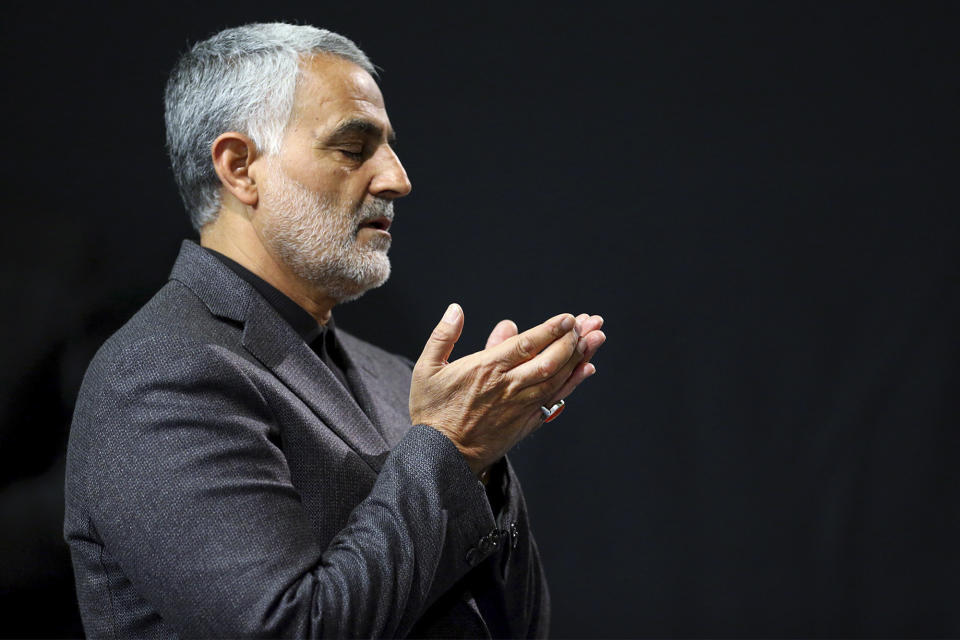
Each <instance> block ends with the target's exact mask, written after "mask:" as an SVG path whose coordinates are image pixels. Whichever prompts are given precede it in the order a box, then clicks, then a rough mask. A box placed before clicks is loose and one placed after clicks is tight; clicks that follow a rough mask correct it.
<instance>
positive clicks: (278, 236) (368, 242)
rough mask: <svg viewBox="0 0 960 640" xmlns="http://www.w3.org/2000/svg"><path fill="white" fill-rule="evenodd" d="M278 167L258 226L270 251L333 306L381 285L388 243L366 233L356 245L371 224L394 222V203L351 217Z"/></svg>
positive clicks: (370, 206) (375, 204)
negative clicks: (377, 220) (366, 223)
mask: <svg viewBox="0 0 960 640" xmlns="http://www.w3.org/2000/svg"><path fill="white" fill-rule="evenodd" d="M279 164H280V163H279V162H275V163H272V175H271V179H270V183H271V184H270V187H271V188H270V189H268V190H266V191H265V192H264V193H263V194H262V195H261V201H262V204H263V206H264V208H265V209H266V211H267V212H269V215H268V216H267V217H266V219H265V221H264V223H263V238H264V241H265V242H267V243H268V244H269V248H270V249H272V250H273V252H275V254H276V255H277V256H278V257H279V258H280V259H281V260H283V262H284V263H285V264H286V265H287V266H289V267H290V268H291V269H292V270H293V272H294V273H295V274H297V275H298V276H299V277H301V278H303V279H304V280H306V281H307V282H309V283H311V284H313V285H314V286H316V287H318V288H321V289H323V291H325V292H326V294H327V295H328V296H330V297H331V298H333V299H334V300H336V301H337V302H348V301H350V300H355V299H357V298H359V297H360V296H362V295H363V294H364V293H366V292H367V291H369V290H370V289H374V288H376V287H379V286H380V285H382V284H383V283H384V282H386V281H387V278H389V277H390V258H389V257H388V256H387V251H388V250H389V249H390V237H389V236H384V235H382V234H379V233H368V234H364V235H365V236H366V238H365V241H364V242H362V243H361V242H360V241H359V240H358V238H357V232H358V231H359V226H360V224H361V223H362V222H364V221H368V220H371V219H372V218H377V217H380V216H385V217H387V218H388V219H390V220H393V202H392V201H390V200H384V199H382V198H375V199H374V200H372V201H370V202H368V203H365V204H363V205H362V206H361V207H360V208H359V209H358V210H357V211H356V212H355V213H351V212H350V211H349V210H348V209H347V208H346V207H342V206H340V205H338V204H337V203H336V202H334V201H333V200H332V199H331V198H328V197H325V196H323V195H320V194H317V193H315V192H313V191H311V190H310V189H308V188H307V187H305V186H303V185H302V184H301V183H300V182H298V181H296V180H294V179H293V178H291V177H290V176H288V175H286V173H284V171H283V169H282V168H281V167H280V166H279Z"/></svg>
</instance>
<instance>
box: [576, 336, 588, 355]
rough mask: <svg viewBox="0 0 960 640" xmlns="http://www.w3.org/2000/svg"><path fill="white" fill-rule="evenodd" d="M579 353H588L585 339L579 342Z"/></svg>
mask: <svg viewBox="0 0 960 640" xmlns="http://www.w3.org/2000/svg"><path fill="white" fill-rule="evenodd" d="M577 351H579V352H580V353H581V354H583V353H586V351H587V341H586V339H585V338H580V339H579V340H577Z"/></svg>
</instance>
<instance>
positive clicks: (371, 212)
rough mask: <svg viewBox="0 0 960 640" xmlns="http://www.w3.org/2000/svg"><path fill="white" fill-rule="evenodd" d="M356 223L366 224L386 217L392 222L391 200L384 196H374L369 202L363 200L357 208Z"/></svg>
mask: <svg viewBox="0 0 960 640" xmlns="http://www.w3.org/2000/svg"><path fill="white" fill-rule="evenodd" d="M356 217H357V220H358V224H366V223H368V222H370V221H372V220H376V219H378V218H386V219H387V220H389V221H390V222H393V200H387V199H386V198H374V199H373V200H371V201H370V202H364V203H363V204H362V205H360V208H359V209H358V210H357V216H356Z"/></svg>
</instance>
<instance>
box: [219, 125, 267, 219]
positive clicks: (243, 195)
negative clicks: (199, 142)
mask: <svg viewBox="0 0 960 640" xmlns="http://www.w3.org/2000/svg"><path fill="white" fill-rule="evenodd" d="M210 155H211V156H212V159H213V169H214V171H216V172H217V176H219V178H220V183H221V184H222V185H223V188H224V189H226V190H227V192H229V193H230V194H232V195H233V196H234V197H235V198H236V199H237V200H239V201H240V202H242V203H243V204H245V205H248V206H251V207H252V206H255V205H256V204H257V200H258V197H259V195H258V193H257V184H256V181H255V180H254V179H253V176H252V175H250V165H252V164H253V161H254V160H256V158H257V145H255V144H254V143H253V140H251V139H250V138H248V137H247V136H245V135H243V134H242V133H237V132H236V131H227V132H226V133H222V134H220V136H219V137H217V139H216V140H214V141H213V144H212V145H211V146H210Z"/></svg>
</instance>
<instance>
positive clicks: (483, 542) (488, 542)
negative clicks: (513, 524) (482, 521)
mask: <svg viewBox="0 0 960 640" xmlns="http://www.w3.org/2000/svg"><path fill="white" fill-rule="evenodd" d="M499 537H500V532H499V531H497V530H496V529H494V530H493V531H491V532H490V533H488V534H487V535H485V536H483V537H482V538H480V545H479V546H480V552H481V553H484V554H487V553H490V552H491V551H493V550H494V549H496V548H497V547H498V546H500V540H499Z"/></svg>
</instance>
